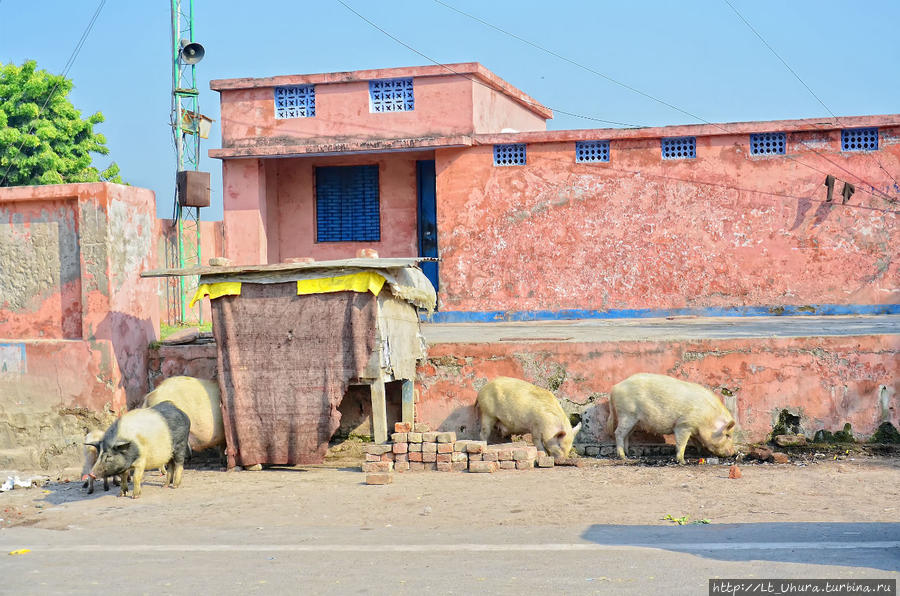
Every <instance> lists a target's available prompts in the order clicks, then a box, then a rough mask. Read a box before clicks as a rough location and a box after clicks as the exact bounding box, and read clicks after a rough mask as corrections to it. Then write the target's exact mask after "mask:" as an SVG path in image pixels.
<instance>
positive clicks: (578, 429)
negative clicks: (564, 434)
mask: <svg viewBox="0 0 900 596" xmlns="http://www.w3.org/2000/svg"><path fill="white" fill-rule="evenodd" d="M580 430H581V423H580V422H579V423H578V424H576V425H575V428H573V429H572V436H573V437H574V436H575V435H577V434H578V431H580Z"/></svg>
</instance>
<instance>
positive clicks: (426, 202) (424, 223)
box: [416, 159, 438, 290]
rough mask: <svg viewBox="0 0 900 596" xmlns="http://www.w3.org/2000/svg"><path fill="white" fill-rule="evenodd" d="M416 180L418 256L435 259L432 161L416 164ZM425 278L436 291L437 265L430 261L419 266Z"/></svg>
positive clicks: (435, 237)
mask: <svg viewBox="0 0 900 596" xmlns="http://www.w3.org/2000/svg"><path fill="white" fill-rule="evenodd" d="M416 179H417V181H418V189H419V191H418V195H419V256H420V257H437V256H438V242H437V201H436V196H435V195H436V191H435V174H434V160H433V159H427V160H425V159H423V160H420V161H417V162H416ZM420 265H421V267H422V271H424V272H425V276H426V277H428V279H429V280H431V284H432V285H433V286H434V289H435V290H437V289H438V264H437V262H436V261H430V262H425V263H421V264H420Z"/></svg>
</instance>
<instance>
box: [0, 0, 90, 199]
mask: <svg viewBox="0 0 900 596" xmlns="http://www.w3.org/2000/svg"><path fill="white" fill-rule="evenodd" d="M105 4H106V0H100V3H99V4H98V5H97V10H95V11H94V16H92V17H91V20H90V22H89V23H88V25H87V27H85V29H84V32H82V34H81V38H80V39H79V40H78V43H76V44H75V49H74V50H72V53H71V54H70V55H69V59H68V60H67V61H66V64H65V66H64V67H63V71H62V74H61V75H60V78H59V79H57V80H56V83H55V84H54V85H53V89H51V90H50V94H49V95H47V99H45V100H44V105H42V106H41V109H40V110H39V111H38V114H37V116H36V117H35V119H34V122H35V123H36V121H37V120H39V119H40V117H41V114H43V113H44V109H45V108H46V107H47V104H49V103H50V100H51V99H52V98H53V95H54V94H55V93H56V89H57V88H58V87H59V83H60V81H62V80H64V79H65V78H66V77H67V76H68V75H69V70H70V69H71V68H72V65H73V64H75V59H76V58H77V57H78V54H79V53H80V52H81V48H82V47H83V46H84V42H85V41H87V37H88V35H90V33H91V29H93V28H94V23H96V22H97V18H98V17H99V16H100V12H101V11H102V10H103V7H104V5H105ZM34 127H35V124H32V125H31V127H30V128H29V129H28V132H27V133H26V134H25V137H26V138H27V137H28V136H29V135H30V134H31V133H32V132H34ZM24 146H25V139H22V142H21V143H20V144H19V149H18V150H17V151H16V157H18V156H19V154H20V153H21V152H22V147H24ZM12 159H15V157H14V158H12ZM12 167H13V163H12V161H11V162H10V164H9V167H8V168H6V173H5V174H3V179H2V180H0V186H3V183H4V182H6V178H7V177H8V176H9V173H10V172H11V171H12Z"/></svg>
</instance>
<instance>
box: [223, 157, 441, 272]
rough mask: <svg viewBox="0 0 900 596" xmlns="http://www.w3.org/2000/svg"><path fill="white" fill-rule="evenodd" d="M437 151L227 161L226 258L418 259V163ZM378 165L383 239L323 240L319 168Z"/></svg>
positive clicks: (250, 261) (275, 260)
mask: <svg viewBox="0 0 900 596" xmlns="http://www.w3.org/2000/svg"><path fill="white" fill-rule="evenodd" d="M419 159H433V153H432V152H402V153H377V154H370V155H355V156H341V157H309V158H293V159H287V158H285V159H266V160H226V161H225V166H224V167H225V172H226V182H225V184H226V202H225V216H224V222H225V256H227V257H228V258H230V259H232V260H233V261H234V262H235V264H239V265H256V264H261V263H278V262H280V261H283V260H284V259H287V258H291V257H313V258H315V259H316V260H320V261H321V260H327V259H342V258H349V257H355V256H356V251H357V250H358V249H359V248H361V247H367V248H374V249H375V250H377V251H378V254H379V256H382V257H411V256H416V255H417V254H418V240H417V236H416V226H417V203H416V201H417V197H416V192H417V191H416V160H419ZM368 164H377V165H378V176H379V189H380V196H381V199H380V214H381V241H380V242H316V211H315V169H316V168H317V167H324V166H349V165H368Z"/></svg>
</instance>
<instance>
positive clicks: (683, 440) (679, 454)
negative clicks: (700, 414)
mask: <svg viewBox="0 0 900 596" xmlns="http://www.w3.org/2000/svg"><path fill="white" fill-rule="evenodd" d="M690 438H691V429H690V428H688V427H686V426H676V427H675V459H676V461H678V463H679V464H681V465H684V449H685V447H687V444H688V441H689V440H690Z"/></svg>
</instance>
